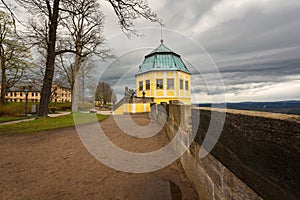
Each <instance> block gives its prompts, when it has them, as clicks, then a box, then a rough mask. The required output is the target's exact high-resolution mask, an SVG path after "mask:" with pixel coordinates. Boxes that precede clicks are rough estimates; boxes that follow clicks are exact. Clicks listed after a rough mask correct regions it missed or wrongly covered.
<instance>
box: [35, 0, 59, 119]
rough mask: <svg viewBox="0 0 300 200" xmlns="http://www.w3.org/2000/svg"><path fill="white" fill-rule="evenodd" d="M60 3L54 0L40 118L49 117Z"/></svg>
mask: <svg viewBox="0 0 300 200" xmlns="http://www.w3.org/2000/svg"><path fill="white" fill-rule="evenodd" d="M59 1H60V0H54V4H53V14H52V16H50V17H49V20H50V21H49V23H50V24H49V32H48V34H49V39H48V44H47V45H48V46H47V61H46V70H45V76H44V82H43V88H42V93H41V101H40V109H39V116H41V117H47V115H48V105H49V102H50V96H51V87H52V81H53V74H54V64H55V44H56V31H57V24H58V14H59Z"/></svg>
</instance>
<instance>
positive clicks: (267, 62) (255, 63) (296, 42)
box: [105, 0, 300, 101]
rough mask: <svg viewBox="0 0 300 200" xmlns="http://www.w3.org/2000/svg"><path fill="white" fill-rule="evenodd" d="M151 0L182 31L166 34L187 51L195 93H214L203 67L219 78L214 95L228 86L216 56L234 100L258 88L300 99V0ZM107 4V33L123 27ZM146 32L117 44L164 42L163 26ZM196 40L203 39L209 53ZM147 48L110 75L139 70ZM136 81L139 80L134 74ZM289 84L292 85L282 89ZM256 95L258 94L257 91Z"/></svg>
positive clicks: (142, 23)
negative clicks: (299, 90)
mask: <svg viewBox="0 0 300 200" xmlns="http://www.w3.org/2000/svg"><path fill="white" fill-rule="evenodd" d="M149 3H150V5H152V6H153V8H154V9H155V10H154V11H155V12H157V13H158V15H159V16H160V17H162V18H163V20H164V23H165V27H166V28H168V29H172V30H175V31H178V32H179V33H177V35H176V34H175V33H174V32H172V31H168V30H164V40H165V43H166V45H167V46H168V47H170V48H171V49H173V50H174V51H175V52H177V53H179V54H181V55H182V57H183V58H184V59H185V62H186V63H187V65H188V67H189V69H190V71H191V72H192V73H193V74H194V76H193V79H194V80H193V81H192V83H194V84H195V85H194V92H195V93H197V94H199V95H200V94H207V93H208V92H207V88H206V87H205V81H204V79H203V78H202V80H201V78H199V76H198V75H197V74H199V73H201V74H202V75H203V77H204V78H207V79H209V83H211V84H215V85H213V86H212V88H214V91H213V92H211V93H210V95H218V94H220V93H221V92H222V90H221V89H220V86H219V83H217V82H216V83H214V82H213V80H215V79H216V77H217V74H216V70H215V69H214V67H215V66H214V63H212V62H211V61H210V59H209V56H211V57H212V58H213V60H214V61H215V63H216V65H217V67H218V69H219V71H220V73H221V75H222V77H223V81H224V84H225V86H226V94H231V93H233V94H235V96H232V98H231V99H233V100H235V99H234V98H236V100H242V101H247V100H248V99H247V98H248V96H247V95H244V94H245V93H249V94H252V93H253V94H255V93H257V100H262V99H261V98H272V95H273V96H274V98H275V97H276V99H290V98H296V99H300V92H298V94H295V92H294V91H297V89H298V88H299V86H297V85H295V84H297V83H299V82H297V81H299V77H300V57H299V55H300V34H299V32H300V20H299V19H300V1H298V0H289V1H286V2H284V3H283V2H282V1H280V0H268V1H260V0H214V1H212V0H190V1H172V0H163V1H159V2H158V1H156V0H151V1H149ZM105 9H106V10H105V13H106V15H107V16H110V17H111V18H107V20H106V33H107V34H108V35H107V36H111V35H112V34H113V33H117V32H118V31H119V30H118V27H116V20H115V17H113V14H112V12H111V11H110V8H109V7H105ZM136 25H137V27H138V28H139V27H141V28H142V27H147V26H156V27H158V25H157V24H152V23H149V22H146V21H144V20H138V21H137V23H136ZM141 32H142V33H144V37H142V38H135V37H133V38H132V39H131V40H129V39H126V38H125V37H122V38H121V39H120V38H119V39H118V38H117V39H116V40H115V41H114V43H115V46H114V47H115V48H117V49H118V48H119V51H120V52H123V53H124V52H126V51H128V50H130V49H131V50H134V49H138V48H141V47H147V48H148V49H149V47H152V48H155V47H156V46H158V44H159V39H160V31H159V29H152V30H146V31H145V30H142V31H141ZM181 34H182V35H181ZM120 37H121V36H120ZM193 41H196V42H197V43H199V44H200V45H202V46H203V47H204V48H205V49H206V50H207V52H208V53H209V56H208V55H206V53H205V50H203V49H201V48H199V46H197V45H195V43H193ZM120 49H121V50H120ZM146 53H147V50H144V51H141V52H140V53H135V54H134V55H132V56H127V57H126V59H123V60H122V63H120V64H119V66H118V67H117V68H118V70H115V71H114V70H112V72H111V73H110V76H109V77H110V78H109V79H110V80H113V79H114V77H117V76H116V74H118V72H119V73H120V74H122V73H124V72H125V71H126V70H127V71H128V70H133V71H134V70H136V71H137V69H138V66H139V64H140V63H141V62H142V60H143V56H144V55H145V54H146ZM122 70H123V71H122ZM131 81H133V83H130V84H131V85H133V86H134V79H132V80H131ZM287 85H288V86H287ZM283 87H287V88H290V89H288V90H282V88H283ZM276 91H277V92H276ZM242 94H243V95H244V96H243V95H242ZM270 95H271V96H270ZM251 98H252V99H251V100H256V99H255V98H256V97H255V95H254V96H251ZM265 100H268V99H265Z"/></svg>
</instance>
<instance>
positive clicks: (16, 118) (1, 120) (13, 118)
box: [0, 117, 32, 123]
mask: <svg viewBox="0 0 300 200" xmlns="http://www.w3.org/2000/svg"><path fill="white" fill-rule="evenodd" d="M28 118H32V117H0V123H3V122H10V121H17V120H22V119H28Z"/></svg>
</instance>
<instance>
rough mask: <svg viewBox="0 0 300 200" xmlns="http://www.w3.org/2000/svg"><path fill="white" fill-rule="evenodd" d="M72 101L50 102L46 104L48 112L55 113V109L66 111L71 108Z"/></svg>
mask: <svg viewBox="0 0 300 200" xmlns="http://www.w3.org/2000/svg"><path fill="white" fill-rule="evenodd" d="M71 107H72V103H71V102H66V103H55V102H51V103H50V104H49V106H48V109H49V113H55V112H57V111H66V110H71Z"/></svg>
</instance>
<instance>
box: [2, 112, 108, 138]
mask: <svg viewBox="0 0 300 200" xmlns="http://www.w3.org/2000/svg"><path fill="white" fill-rule="evenodd" d="M78 115H80V122H79V123H80V124H84V123H89V122H93V121H94V120H93V117H91V116H92V115H95V114H83V113H82V114H78ZM96 116H97V119H98V121H102V120H104V119H106V118H107V117H108V115H100V114H97V115H96ZM70 126H74V120H73V115H72V114H69V115H64V116H59V117H53V118H51V117H48V118H38V119H36V120H33V121H28V122H21V123H16V124H8V125H0V135H12V134H28V133H36V132H41V131H48V130H54V129H59V128H65V127H70Z"/></svg>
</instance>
